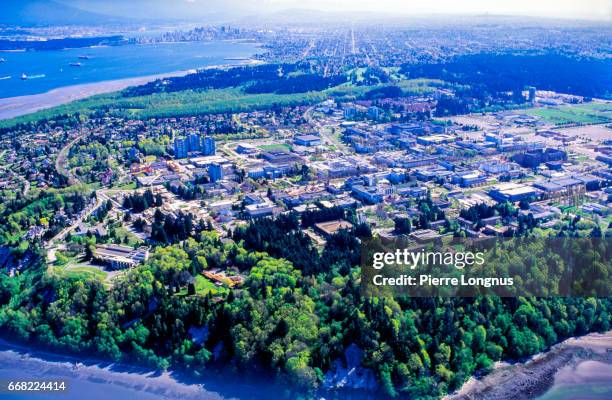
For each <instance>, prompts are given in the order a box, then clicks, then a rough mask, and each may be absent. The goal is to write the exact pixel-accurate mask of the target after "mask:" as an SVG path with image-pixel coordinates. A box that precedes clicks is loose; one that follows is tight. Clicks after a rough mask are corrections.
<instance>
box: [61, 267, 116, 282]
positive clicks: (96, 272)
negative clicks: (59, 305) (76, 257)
mask: <svg viewBox="0 0 612 400" xmlns="http://www.w3.org/2000/svg"><path fill="white" fill-rule="evenodd" d="M53 272H55V273H56V274H58V275H59V276H61V277H64V278H74V279H83V280H91V279H96V280H99V281H104V279H106V276H107V275H108V273H107V272H104V271H102V270H101V269H100V268H97V267H94V266H91V265H87V264H76V263H70V264H67V265H65V266H55V267H53Z"/></svg>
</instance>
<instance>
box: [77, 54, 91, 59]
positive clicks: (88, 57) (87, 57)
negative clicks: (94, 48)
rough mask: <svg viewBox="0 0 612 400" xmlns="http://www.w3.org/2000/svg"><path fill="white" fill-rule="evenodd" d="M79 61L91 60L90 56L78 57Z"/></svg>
mask: <svg viewBox="0 0 612 400" xmlns="http://www.w3.org/2000/svg"><path fill="white" fill-rule="evenodd" d="M79 59H81V60H91V56H88V55H82V56H79Z"/></svg>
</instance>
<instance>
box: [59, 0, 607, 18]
mask: <svg viewBox="0 0 612 400" xmlns="http://www.w3.org/2000/svg"><path fill="white" fill-rule="evenodd" d="M58 1H59V2H61V3H62V4H65V5H69V6H73V7H78V8H79V9H81V10H85V11H90V12H98V13H103V14H108V15H115V16H124V17H125V16H126V15H130V16H133V17H135V18H164V17H165V18H169V19H198V18H206V17H211V16H219V17H224V18H239V17H242V16H245V15H248V14H262V15H265V14H269V13H276V12H282V11H286V10H290V9H305V10H314V11H321V12H370V13H377V14H381V15H382V14H392V15H393V16H424V15H429V16H433V15H482V14H494V15H508V16H533V17H547V18H568V19H588V20H599V21H609V20H611V19H612V1H611V0H585V1H582V2H577V1H576V0H538V1H535V2H534V1H531V0H514V1H504V2H500V1H491V0H434V1H431V0H429V1H428V0H379V1H376V2H371V1H367V0H332V1H329V0H327V1H324V0H299V1H298V0H226V1H219V0H178V1H176V0H175V1H172V0H149V1H145V0H133V1H129V2H123V1H117V0H73V1H67V0H58Z"/></svg>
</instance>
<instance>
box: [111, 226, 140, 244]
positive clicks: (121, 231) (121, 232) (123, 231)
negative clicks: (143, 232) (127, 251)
mask: <svg viewBox="0 0 612 400" xmlns="http://www.w3.org/2000/svg"><path fill="white" fill-rule="evenodd" d="M115 235H116V236H117V237H118V238H119V239H121V243H123V244H126V243H125V242H124V239H125V238H126V237H127V240H128V243H127V246H133V245H135V244H141V243H142V240H140V238H138V237H137V236H136V235H134V234H133V233H132V232H130V231H128V230H127V228H125V227H123V226H121V227H119V228H117V229H115Z"/></svg>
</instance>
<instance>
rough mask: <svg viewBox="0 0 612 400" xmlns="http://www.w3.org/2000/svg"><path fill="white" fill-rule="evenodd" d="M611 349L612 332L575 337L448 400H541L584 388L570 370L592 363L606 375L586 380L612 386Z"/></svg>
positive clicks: (503, 366)
mask: <svg viewBox="0 0 612 400" xmlns="http://www.w3.org/2000/svg"><path fill="white" fill-rule="evenodd" d="M610 348H612V331H608V332H606V333H603V334H602V333H590V334H587V335H584V336H580V337H572V338H569V339H566V340H565V341H563V342H560V343H557V344H555V345H553V346H552V347H551V348H549V349H548V350H546V351H544V352H541V353H538V354H535V355H533V356H531V357H529V358H527V359H526V360H525V361H522V360H521V361H517V362H498V363H496V365H495V367H493V370H492V371H491V372H489V373H488V374H486V375H484V376H481V377H474V376H472V377H471V378H470V379H469V380H468V381H466V382H465V383H464V384H463V386H462V387H461V388H460V389H459V390H458V391H457V392H455V393H452V394H449V395H447V396H446V397H445V398H444V399H445V400H469V399H506V400H523V399H537V398H540V397H541V396H543V395H545V394H546V393H548V392H549V391H551V389H553V388H561V387H563V386H566V385H567V386H568V387H569V386H571V385H578V384H580V383H581V382H580V380H578V381H577V380H576V379H570V378H568V376H571V375H572V374H573V373H571V372H570V373H568V372H567V370H568V369H569V370H572V371H573V370H575V369H579V368H580V366H581V365H583V364H586V363H591V367H593V366H595V368H597V369H598V370H599V371H600V372H601V370H602V369H601V368H600V367H601V366H602V365H603V366H605V367H606V369H605V370H604V371H603V375H602V374H599V375H597V374H593V373H586V374H584V373H583V375H582V378H583V379H587V380H588V379H589V378H596V379H590V380H589V381H588V383H590V384H592V383H594V382H602V383H604V384H607V385H612V383H610V382H612V353H610V352H609V351H608V349H610ZM608 367H609V368H608ZM564 370H565V374H562V371H564ZM574 375H575V374H574ZM593 375H596V376H593Z"/></svg>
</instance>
